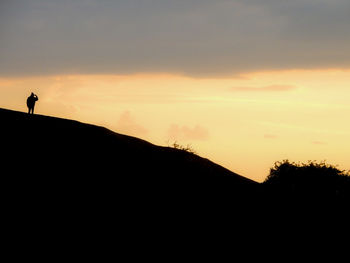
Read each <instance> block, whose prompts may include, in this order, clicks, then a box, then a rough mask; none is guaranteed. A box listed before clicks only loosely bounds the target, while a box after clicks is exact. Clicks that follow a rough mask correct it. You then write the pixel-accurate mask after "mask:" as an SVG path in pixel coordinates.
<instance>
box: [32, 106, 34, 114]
mask: <svg viewBox="0 0 350 263" xmlns="http://www.w3.org/2000/svg"><path fill="white" fill-rule="evenodd" d="M32 114H34V106H33V108H32Z"/></svg>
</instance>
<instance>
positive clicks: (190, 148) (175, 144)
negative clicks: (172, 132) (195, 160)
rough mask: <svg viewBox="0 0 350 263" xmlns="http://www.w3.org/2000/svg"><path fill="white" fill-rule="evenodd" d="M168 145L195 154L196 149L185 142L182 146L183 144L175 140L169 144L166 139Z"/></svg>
mask: <svg viewBox="0 0 350 263" xmlns="http://www.w3.org/2000/svg"><path fill="white" fill-rule="evenodd" d="M168 146H169V147H172V148H174V149H178V150H181V151H185V152H188V153H192V154H197V153H196V151H195V150H194V149H193V147H192V145H191V144H187V145H186V146H184V145H181V144H179V143H178V142H177V141H174V142H173V143H172V144H169V141H168Z"/></svg>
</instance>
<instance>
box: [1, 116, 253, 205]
mask: <svg viewBox="0 0 350 263" xmlns="http://www.w3.org/2000/svg"><path fill="white" fill-rule="evenodd" d="M0 118H1V123H2V128H1V138H2V139H3V142H4V143H3V145H2V152H3V155H4V157H3V164H4V165H3V171H5V173H4V174H5V176H6V178H7V179H10V180H14V179H16V178H17V179H18V183H19V184H22V191H24V192H27V191H28V189H29V188H36V189H37V188H40V191H46V189H48V190H47V191H58V189H59V188H60V189H63V191H70V190H72V189H75V190H74V191H75V192H79V191H80V193H82V192H83V193H86V192H89V193H91V192H95V193H98V194H102V193H115V192H118V193H120V192H124V193H128V194H131V193H132V195H133V196H141V195H142V196H149V195H157V196H159V195H162V196H164V195H166V196H168V197H169V196H177V197H180V196H185V195H189V194H191V195H198V194H199V195H205V196H206V197H208V198H213V197H214V198H216V197H217V196H222V197H227V196H235V195H238V194H239V195H240V196H241V195H244V196H249V195H251V193H253V192H254V193H255V192H256V190H257V188H258V185H259V184H258V183H256V182H254V181H252V180H250V179H247V178H245V177H242V176H240V175H238V174H235V173H233V172H231V171H229V170H227V169H225V168H223V167H221V166H219V165H217V164H215V163H213V162H211V161H209V160H207V159H204V158H201V157H199V156H197V155H194V154H192V153H188V152H186V151H181V150H177V149H173V148H170V147H161V146H156V145H153V144H151V143H149V142H147V141H144V140H141V139H138V138H135V137H130V136H126V135H122V134H118V133H115V132H112V131H110V130H108V129H106V128H103V127H99V126H95V125H90V124H84V123H80V122H77V121H73V120H67V119H61V118H54V117H48V116H42V115H28V114H26V113H22V112H17V111H11V110H5V109H0ZM69 189H70V190H69ZM72 191H73V190H72ZM70 194H72V193H70Z"/></svg>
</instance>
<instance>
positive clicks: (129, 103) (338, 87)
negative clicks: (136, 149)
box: [0, 69, 350, 181]
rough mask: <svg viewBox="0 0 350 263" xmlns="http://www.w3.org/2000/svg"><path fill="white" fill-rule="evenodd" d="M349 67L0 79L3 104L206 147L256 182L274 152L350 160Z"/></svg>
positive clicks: (275, 157) (346, 163) (200, 149)
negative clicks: (32, 99)
mask: <svg viewBox="0 0 350 263" xmlns="http://www.w3.org/2000/svg"><path fill="white" fill-rule="evenodd" d="M349 84H350V70H336V69H328V70H285V71H281V70H280V71H262V72H255V73H249V74H241V75H237V76H234V77H228V76H226V77H223V78H204V77H198V78H191V77H185V76H181V75H174V74H135V75H132V74H130V75H60V76H43V77H27V78H25V77H21V78H19V77H9V78H1V79H0V90H1V94H2V97H1V98H0V107H3V108H9V109H14V110H20V111H26V107H25V99H26V97H27V96H28V95H29V94H30V92H31V91H33V92H34V93H36V94H38V96H39V101H38V103H37V106H36V112H37V113H38V114H44V115H53V116H59V117H64V118H71V119H76V120H79V121H83V122H88V123H93V124H97V125H103V126H106V127H108V128H110V129H112V130H114V131H116V132H119V133H125V134H129V135H133V136H137V137H141V138H144V139H146V140H148V141H150V142H152V143H155V144H158V145H167V144H168V142H170V143H171V142H173V141H175V140H176V141H178V142H179V143H180V144H183V145H187V144H191V145H192V147H193V148H194V150H195V151H196V152H197V153H198V154H199V155H201V156H203V157H207V158H209V159H211V160H212V161H214V162H217V163H219V164H221V165H223V166H224V167H226V168H228V169H230V170H232V171H234V172H237V173H239V174H241V175H243V176H246V177H249V178H251V179H253V180H256V181H263V180H264V179H265V177H266V176H267V174H268V173H269V168H270V167H272V166H273V163H274V162H275V161H279V160H283V159H287V158H288V159H290V160H291V161H297V162H298V161H303V162H305V161H307V160H318V161H322V160H327V162H328V163H331V164H335V165H336V164H338V165H339V168H340V169H344V170H348V169H350V158H349V156H350V140H349V137H350V122H349V116H350V104H349V98H350V89H349Z"/></svg>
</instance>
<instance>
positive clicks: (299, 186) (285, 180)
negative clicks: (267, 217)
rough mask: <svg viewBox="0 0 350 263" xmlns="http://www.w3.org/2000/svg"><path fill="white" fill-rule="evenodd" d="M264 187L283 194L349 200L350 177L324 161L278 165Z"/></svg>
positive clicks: (283, 162) (271, 170)
mask: <svg viewBox="0 0 350 263" xmlns="http://www.w3.org/2000/svg"><path fill="white" fill-rule="evenodd" d="M264 185H265V186H267V187H268V188H269V189H270V190H273V191H275V192H277V193H279V194H282V195H292V196H313V197H321V196H322V197H345V196H347V197H349V196H350V174H349V172H346V171H342V170H339V169H338V168H337V167H335V166H333V165H329V164H326V163H325V162H320V163H317V162H316V161H309V162H308V163H306V164H305V163H294V162H290V161H288V160H283V161H282V162H276V163H275V165H274V167H273V168H271V169H270V174H269V175H268V176H267V178H266V180H265V181H264Z"/></svg>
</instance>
